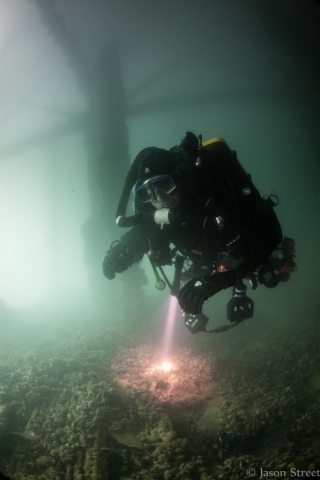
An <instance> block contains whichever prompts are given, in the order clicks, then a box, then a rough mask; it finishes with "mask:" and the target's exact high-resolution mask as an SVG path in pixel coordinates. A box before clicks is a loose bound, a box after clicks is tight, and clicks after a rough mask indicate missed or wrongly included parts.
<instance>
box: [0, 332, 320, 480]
mask: <svg viewBox="0 0 320 480" xmlns="http://www.w3.org/2000/svg"><path fill="white" fill-rule="evenodd" d="M73 326H74V324H73ZM238 328H240V327H238ZM319 337H320V334H319V329H318V328H317V327H316V326H314V327H313V326H310V325H309V326H308V327H305V328H301V329H296V330H295V331H292V330H290V331H288V332H282V333H281V334H274V333H270V334H264V335H263V337H259V339H258V340H256V339H255V340H254V341H248V342H246V343H245V345H243V346H242V347H241V346H240V345H238V346H237V347H234V346H231V345H230V346H229V347H228V339H226V338H227V337H224V340H223V341H222V343H221V345H220V344H219V341H218V340H216V339H215V340H214V341H212V342H213V344H214V346H213V347H212V346H211V348H209V346H210V341H211V340H208V338H206V339H205V341H204V343H203V346H202V344H201V339H200V340H199V338H200V337H197V341H195V340H194V339H195V337H193V336H190V341H189V342H188V345H187V346H180V347H175V348H174V349H173V350H172V351H171V352H170V355H167V356H166V357H164V356H163V354H162V353H161V350H160V349H159V346H158V345H156V344H152V343H151V341H147V340H146V339H144V340H143V341H142V339H141V337H139V336H137V335H135V336H133V335H128V332H126V331H125V330H112V329H110V328H109V329H107V328H105V327H101V326H97V325H96V326H95V327H94V328H93V329H90V330H89V329H88V327H81V326H78V327H77V328H70V331H68V332H66V331H64V332H62V333H61V332H59V330H57V331H56V332H54V331H53V330H52V329H51V331H50V334H48V335H47V336H46V335H40V336H39V338H36V339H35V340H34V342H28V344H26V343H25V342H22V341H19V340H17V341H16V343H15V345H14V348H13V347H12V346H10V347H8V346H6V345H4V346H3V347H2V349H1V354H0V471H1V472H2V473H3V474H5V475H7V476H8V477H9V478H11V479H13V480H51V479H52V480H87V479H94V480H105V479H109V480H110V479H111V480H113V479H114V480H117V479H129V478H132V479H141V480H142V479H143V480H144V479H145V480H147V479H166V480H169V479H172V480H175V479H183V480H188V479H190V480H197V479H199V480H217V479H222V480H224V479H226V480H228V479H229V480H237V479H243V478H249V477H250V476H251V478H253V477H254V478H260V476H261V470H260V469H261V468H262V469H263V472H265V473H263V474H264V477H266V476H273V477H276V476H278V477H281V476H282V477H283V473H281V472H285V474H286V476H287V477H290V471H291V469H299V470H300V471H315V470H316V469H317V468H319V466H320V465H319V451H320V414H319V403H320V369H319V366H320V351H319V340H320V338H319ZM215 338H216V337H215ZM221 338H222V337H221ZM219 345H220V346H219ZM248 469H249V470H248ZM250 469H251V470H250ZM252 469H255V472H253V471H252ZM296 477H297V478H298V475H296ZM300 478H304V477H303V476H302V475H300Z"/></svg>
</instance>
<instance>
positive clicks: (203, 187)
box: [121, 141, 282, 279]
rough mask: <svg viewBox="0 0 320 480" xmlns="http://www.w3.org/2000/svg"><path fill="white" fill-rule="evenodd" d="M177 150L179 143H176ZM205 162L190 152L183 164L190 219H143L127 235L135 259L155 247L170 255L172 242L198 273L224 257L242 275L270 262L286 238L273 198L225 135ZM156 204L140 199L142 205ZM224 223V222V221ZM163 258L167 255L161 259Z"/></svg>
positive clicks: (180, 172)
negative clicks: (158, 222)
mask: <svg viewBox="0 0 320 480" xmlns="http://www.w3.org/2000/svg"><path fill="white" fill-rule="evenodd" d="M172 150H173V152H174V149H172ZM201 158H202V161H201V165H199V166H196V165H195V161H196V158H195V155H191V154H190V153H189V154H187V155H185V156H184V158H183V159H182V160H181V162H180V164H179V167H178V173H177V175H178V178H179V179H180V181H181V185H182V199H181V206H180V207H181V210H180V211H181V212H182V213H181V217H182V219H183V220H184V222H183V223H185V224H172V225H164V228H163V229H160V226H159V225H156V224H155V223H153V224H141V225H137V226H135V227H133V228H132V229H131V230H130V231H129V232H127V233H125V234H124V235H123V236H122V237H121V241H122V242H123V244H124V245H126V246H127V247H128V260H129V262H130V264H132V263H134V262H138V261H140V260H141V258H142V257H143V255H144V254H145V253H147V252H148V251H150V250H154V251H159V252H160V253H161V252H163V256H162V257H161V255H160V259H161V258H167V259H168V261H166V260H164V261H163V263H162V264H166V263H170V260H169V257H168V256H167V255H166V253H167V251H168V248H169V245H170V244H173V245H174V246H176V247H177V248H178V250H179V251H180V252H181V253H182V254H184V255H185V256H188V257H189V258H190V259H191V261H192V262H193V264H194V276H195V277H197V276H199V277H200V276H202V275H206V274H208V273H211V271H212V268H213V265H214V264H215V263H216V262H217V260H218V259H219V263H220V264H221V265H223V266H225V267H226V268H228V269H229V268H231V269H236V270H237V273H238V275H237V278H238V279H241V278H243V277H244V276H245V275H247V274H248V273H250V272H252V271H254V270H255V269H256V268H257V267H259V266H260V265H262V264H264V263H265V262H266V261H267V260H268V258H269V256H270V255H271V253H272V252H273V250H274V249H275V248H276V247H277V245H278V244H279V243H280V242H281V241H282V232H281V227H280V224H279V222H278V220H277V217H276V215H275V212H274V210H273V208H272V205H271V203H270V202H268V201H266V200H264V199H262V197H261V196H260V194H259V192H258V190H257V189H256V188H255V186H254V184H253V183H252V181H251V178H250V175H248V174H247V173H246V172H245V170H244V169H243V167H242V166H241V164H240V163H239V161H238V160H237V156H236V153H235V152H234V151H232V150H230V148H229V147H228V145H227V144H226V143H224V141H217V142H214V143H212V144H210V145H208V146H207V147H205V148H204V149H203V153H202V155H201ZM139 208H140V209H143V208H148V209H154V210H155V208H154V207H153V206H152V205H151V204H148V205H147V206H145V204H140V205H139V204H138V209H139ZM222 223H223V226H222ZM160 264H161V260H160Z"/></svg>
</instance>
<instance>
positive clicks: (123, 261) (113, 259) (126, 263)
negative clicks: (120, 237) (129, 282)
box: [102, 241, 133, 280]
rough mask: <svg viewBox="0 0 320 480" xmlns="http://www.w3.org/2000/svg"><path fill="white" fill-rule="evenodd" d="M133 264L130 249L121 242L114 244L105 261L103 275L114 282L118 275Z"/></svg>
mask: <svg viewBox="0 0 320 480" xmlns="http://www.w3.org/2000/svg"><path fill="white" fill-rule="evenodd" d="M132 263H133V261H131V259H130V255H129V249H128V247H127V246H126V245H124V244H123V243H122V242H120V241H116V242H113V243H112V244H111V247H110V248H109V250H108V251H107V255H106V256H105V257H104V260H103V264H102V267H103V275H104V276H105V277H107V278H108V279H109V280H112V279H113V278H115V276H116V273H122V272H124V271H125V270H127V269H128V267H131V265H132Z"/></svg>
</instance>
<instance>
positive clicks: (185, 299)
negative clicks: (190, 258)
mask: <svg viewBox="0 0 320 480" xmlns="http://www.w3.org/2000/svg"><path fill="white" fill-rule="evenodd" d="M236 281H237V272H236V270H227V271H226V272H218V273H215V274H214V275H205V276H204V277H198V278H192V279H191V280H189V282H187V283H186V284H185V286H184V287H183V288H182V289H181V290H180V292H179V297H178V298H179V303H180V307H181V308H182V310H184V311H185V312H186V313H190V314H192V315H197V314H198V313H200V312H201V311H202V306H203V303H204V301H205V300H208V298H209V297H212V296H213V295H215V294H216V293H218V292H220V290H223V289H224V288H228V287H231V286H232V285H234V284H235V283H236Z"/></svg>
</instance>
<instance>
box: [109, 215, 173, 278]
mask: <svg viewBox="0 0 320 480" xmlns="http://www.w3.org/2000/svg"><path fill="white" fill-rule="evenodd" d="M159 230H160V229H159V227H158V226H157V225H151V224H139V225H136V226H135V227H133V228H132V229H131V230H129V231H128V232H126V233H125V234H124V235H122V236H121V237H120V240H116V241H115V242H112V244H111V246H110V248H109V250H108V251H107V255H106V256H105V258H104V261H103V264H102V266H103V274H104V276H105V277H107V278H108V279H109V280H112V279H113V278H115V276H116V273H122V272H124V271H125V270H127V269H128V268H129V267H131V265H133V264H134V263H138V262H140V260H141V259H142V257H143V255H144V254H145V253H147V252H149V251H150V250H151V249H153V247H154V245H157V248H158V246H159ZM168 242H169V243H170V241H167V240H166V239H165V238H164V239H163V238H162V242H161V243H162V244H168V245H169V243H168ZM161 246H162V245H161Z"/></svg>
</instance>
